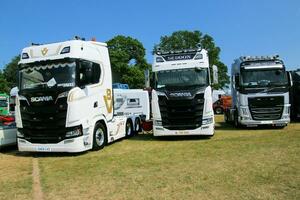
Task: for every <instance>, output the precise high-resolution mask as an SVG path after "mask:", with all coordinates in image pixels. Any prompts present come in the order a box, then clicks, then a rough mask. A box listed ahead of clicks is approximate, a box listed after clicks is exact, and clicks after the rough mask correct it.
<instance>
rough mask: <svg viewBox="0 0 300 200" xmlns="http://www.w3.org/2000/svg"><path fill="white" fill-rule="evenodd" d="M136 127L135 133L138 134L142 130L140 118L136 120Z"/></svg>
mask: <svg viewBox="0 0 300 200" xmlns="http://www.w3.org/2000/svg"><path fill="white" fill-rule="evenodd" d="M134 126H135V128H134V133H135V134H138V133H139V132H140V131H141V130H142V127H141V120H140V118H136V119H135V122H134Z"/></svg>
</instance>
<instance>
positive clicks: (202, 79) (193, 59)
mask: <svg viewBox="0 0 300 200" xmlns="http://www.w3.org/2000/svg"><path fill="white" fill-rule="evenodd" d="M152 72H153V86H154V89H153V91H152V117H153V135H154V136H176V135H207V136H212V135H213V134H214V113H213V108H212V88H211V81H210V69H209V62H208V55H207V51H206V50H205V49H201V48H198V49H186V50H181V51H171V52H163V51H157V52H156V53H155V55H154V62H153V65H152Z"/></svg>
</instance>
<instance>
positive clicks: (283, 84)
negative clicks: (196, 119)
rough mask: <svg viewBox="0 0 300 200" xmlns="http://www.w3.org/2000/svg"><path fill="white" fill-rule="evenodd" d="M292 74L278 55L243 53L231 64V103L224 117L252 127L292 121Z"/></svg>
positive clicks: (236, 123) (277, 124) (284, 123)
mask: <svg viewBox="0 0 300 200" xmlns="http://www.w3.org/2000/svg"><path fill="white" fill-rule="evenodd" d="M289 87H290V82H289V75H288V73H287V72H286V69H285V66H284V63H283V61H282V60H281V59H280V58H279V56H242V57H240V58H238V59H236V60H235V61H234V63H233V64H232V68H231V92H232V107H231V109H229V110H227V112H226V113H225V120H226V121H232V122H234V124H235V126H236V127H238V126H240V125H244V126H248V127H253V126H259V125H272V126H278V127H284V126H286V125H287V124H288V123H289V122H290V101H289Z"/></svg>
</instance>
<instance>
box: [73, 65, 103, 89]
mask: <svg viewBox="0 0 300 200" xmlns="http://www.w3.org/2000/svg"><path fill="white" fill-rule="evenodd" d="M100 75H101V68H100V65H99V64H97V63H93V62H89V61H81V62H80V64H79V75H78V79H79V84H80V86H85V85H90V84H96V83H99V79H100Z"/></svg>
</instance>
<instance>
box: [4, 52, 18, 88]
mask: <svg viewBox="0 0 300 200" xmlns="http://www.w3.org/2000/svg"><path fill="white" fill-rule="evenodd" d="M19 60H20V56H15V57H14V58H13V59H12V60H11V61H10V63H8V64H7V65H5V67H4V70H3V72H0V92H5V93H9V92H10V89H11V88H13V87H15V86H16V85H17V71H18V62H19Z"/></svg>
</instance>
